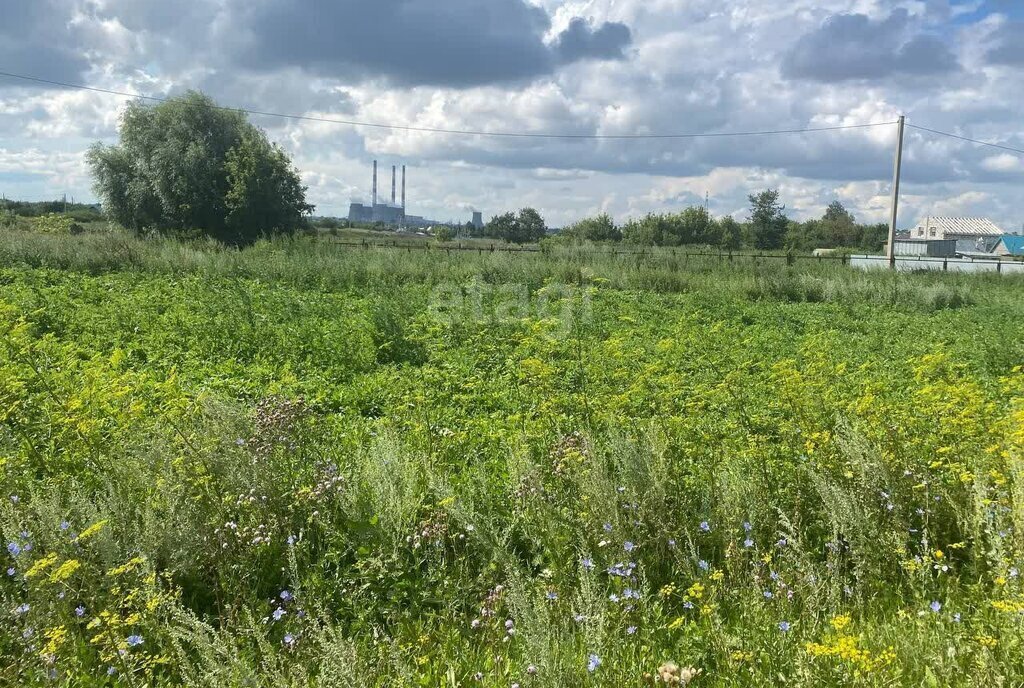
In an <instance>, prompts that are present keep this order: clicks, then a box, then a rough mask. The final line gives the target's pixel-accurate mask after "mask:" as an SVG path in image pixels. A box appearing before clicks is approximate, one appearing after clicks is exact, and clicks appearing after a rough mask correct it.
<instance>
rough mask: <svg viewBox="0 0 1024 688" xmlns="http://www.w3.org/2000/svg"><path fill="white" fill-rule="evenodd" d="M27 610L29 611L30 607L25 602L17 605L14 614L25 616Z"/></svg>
mask: <svg viewBox="0 0 1024 688" xmlns="http://www.w3.org/2000/svg"><path fill="white" fill-rule="evenodd" d="M29 609H31V607H30V606H28V603H27V602H23V603H22V604H19V605H18V606H17V607H15V608H14V613H15V614H27V613H28V610H29Z"/></svg>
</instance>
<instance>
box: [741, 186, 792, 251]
mask: <svg viewBox="0 0 1024 688" xmlns="http://www.w3.org/2000/svg"><path fill="white" fill-rule="evenodd" d="M749 200H750V232H751V238H752V240H753V244H754V248H758V249H765V250H772V249H778V248H781V247H782V245H783V242H784V239H785V236H786V229H787V227H788V224H789V220H788V219H787V218H786V216H785V214H784V213H783V210H785V206H784V205H781V204H780V203H779V192H778V190H776V189H768V190H766V191H762V192H761V193H758V194H751V195H750V196H749Z"/></svg>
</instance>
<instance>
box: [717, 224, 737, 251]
mask: <svg viewBox="0 0 1024 688" xmlns="http://www.w3.org/2000/svg"><path fill="white" fill-rule="evenodd" d="M718 233H719V237H720V239H719V245H720V246H721V247H722V248H724V249H728V250H730V251H735V250H736V249H738V248H739V247H740V246H742V245H743V228H742V227H740V223H739V222H736V220H734V219H732V215H726V216H725V217H723V218H722V219H721V220H720V221H719V223H718Z"/></svg>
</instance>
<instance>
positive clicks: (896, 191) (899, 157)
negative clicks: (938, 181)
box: [888, 115, 907, 269]
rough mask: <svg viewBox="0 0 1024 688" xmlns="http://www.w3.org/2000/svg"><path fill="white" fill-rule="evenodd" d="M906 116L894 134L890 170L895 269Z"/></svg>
mask: <svg viewBox="0 0 1024 688" xmlns="http://www.w3.org/2000/svg"><path fill="white" fill-rule="evenodd" d="M906 120H907V118H906V116H904V115H900V121H899V130H898V132H897V134H896V160H895V162H894V164H893V172H892V215H891V216H890V217H889V247H888V257H889V267H890V268H892V269H896V218H897V216H898V215H899V207H900V168H901V167H903V128H904V125H905V124H906Z"/></svg>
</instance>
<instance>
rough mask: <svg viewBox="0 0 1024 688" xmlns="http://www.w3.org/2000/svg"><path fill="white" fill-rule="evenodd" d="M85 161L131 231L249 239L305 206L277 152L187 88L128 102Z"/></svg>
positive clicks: (293, 224) (295, 222)
mask: <svg viewBox="0 0 1024 688" xmlns="http://www.w3.org/2000/svg"><path fill="white" fill-rule="evenodd" d="M88 161H89V165H90V167H91V168H92V173H93V177H94V180H95V186H96V192H97V193H98V194H99V195H100V197H101V198H102V199H103V201H104V208H105V210H106V211H107V213H108V214H109V215H110V216H111V218H112V219H113V220H115V221H116V222H118V223H119V224H121V225H122V226H124V227H128V228H130V229H133V230H135V231H142V230H147V229H152V230H156V231H159V232H172V231H181V230H192V229H196V230H200V231H201V232H203V233H204V234H206V235H209V236H212V237H214V238H216V239H219V240H222V241H229V242H236V243H238V242H240V243H247V242H251V241H253V240H255V239H256V238H258V237H260V236H262V235H264V234H268V233H271V232H290V231H294V230H295V229H298V228H299V227H300V226H301V225H302V222H303V217H304V216H305V215H307V214H308V213H309V212H311V211H312V206H309V205H308V204H306V202H305V187H303V186H302V185H301V182H300V181H299V177H298V174H297V172H295V170H294V169H293V168H292V167H291V164H290V162H289V161H288V158H287V156H286V155H285V154H284V152H283V151H281V149H280V148H278V147H277V146H274V145H271V144H270V143H269V142H268V141H267V139H266V135H265V134H264V133H263V132H262V131H260V130H259V129H257V128H255V127H254V126H252V125H251V124H249V123H248V122H246V120H245V117H244V115H243V114H242V113H240V112H236V111H231V110H225V109H220V108H218V107H217V106H216V104H215V103H214V102H213V101H212V100H211V99H210V98H208V97H206V96H204V95H201V94H199V93H195V92H190V93H188V94H186V95H184V96H180V97H178V98H174V99H172V100H170V101H168V102H165V103H160V104H159V105H146V104H143V103H141V102H135V103H132V104H130V105H129V107H128V110H127V111H126V112H125V114H124V115H123V117H122V121H121V142H120V144H119V145H116V146H103V145H101V144H96V145H95V146H93V147H92V148H91V149H90V151H89V155H88Z"/></svg>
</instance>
